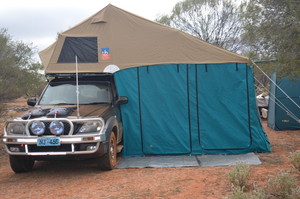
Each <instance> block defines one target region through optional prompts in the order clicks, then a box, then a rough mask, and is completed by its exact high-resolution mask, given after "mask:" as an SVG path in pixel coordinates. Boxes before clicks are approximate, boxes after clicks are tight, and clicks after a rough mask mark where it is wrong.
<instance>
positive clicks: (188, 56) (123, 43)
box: [40, 4, 249, 74]
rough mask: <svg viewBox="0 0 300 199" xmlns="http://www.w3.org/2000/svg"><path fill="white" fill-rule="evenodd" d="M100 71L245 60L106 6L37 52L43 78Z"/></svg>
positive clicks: (246, 60) (183, 34)
mask: <svg viewBox="0 0 300 199" xmlns="http://www.w3.org/2000/svg"><path fill="white" fill-rule="evenodd" d="M75 56H77V57H78V62H79V64H78V67H79V72H93V73H94V72H102V71H103V70H104V68H105V67H106V66H108V65H116V66H118V67H119V68H120V69H125V68H130V67H138V66H145V65H155V64H170V63H172V64H181V63H187V64H208V63H224V62H225V63H236V62H238V63H247V62H248V61H249V60H248V59H247V58H245V57H242V56H240V55H237V54H235V53H232V52H229V51H226V50H224V49H222V48H218V47H216V46H214V45H211V44H209V43H207V42H204V41H202V40H200V39H198V38H196V37H193V36H191V35H189V34H186V33H183V32H181V31H179V30H176V29H172V28H169V27H167V26H164V25H161V24H158V23H156V22H153V21H149V20H147V19H144V18H142V17H139V16H136V15H134V14H131V13H129V12H127V11H124V10H122V9H119V8H117V7H115V6H113V5H110V4H109V5H108V6H106V7H105V8H103V9H102V10H101V11H99V12H98V13H96V14H94V15H93V16H91V17H90V18H88V19H86V20H85V21H83V22H82V23H80V24H78V25H77V26H75V27H73V28H71V29H69V30H67V31H65V32H63V33H61V34H59V36H58V39H57V41H56V42H55V43H54V44H52V45H51V46H50V47H48V48H47V49H45V50H43V51H41V52H40V57H41V60H42V63H43V65H44V67H45V73H46V74H48V73H70V72H75Z"/></svg>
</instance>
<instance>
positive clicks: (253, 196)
mask: <svg viewBox="0 0 300 199" xmlns="http://www.w3.org/2000/svg"><path fill="white" fill-rule="evenodd" d="M266 198H267V197H266V194H265V193H264V192H263V191H258V190H254V191H253V192H250V193H245V192H244V188H241V187H233V193H232V194H231V195H230V196H228V197H227V199H266Z"/></svg>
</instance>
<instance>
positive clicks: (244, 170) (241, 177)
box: [228, 163, 250, 189]
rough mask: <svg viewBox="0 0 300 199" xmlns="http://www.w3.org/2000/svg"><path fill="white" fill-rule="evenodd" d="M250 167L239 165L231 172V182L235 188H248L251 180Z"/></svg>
mask: <svg viewBox="0 0 300 199" xmlns="http://www.w3.org/2000/svg"><path fill="white" fill-rule="evenodd" d="M249 171H250V167H249V166H248V165H246V164H244V163H238V164H236V165H235V166H234V168H233V169H232V170H231V171H230V172H229V175H228V177H229V181H230V182H231V183H232V185H233V186H234V187H240V188H241V189H245V188H247V183H248V179H249Z"/></svg>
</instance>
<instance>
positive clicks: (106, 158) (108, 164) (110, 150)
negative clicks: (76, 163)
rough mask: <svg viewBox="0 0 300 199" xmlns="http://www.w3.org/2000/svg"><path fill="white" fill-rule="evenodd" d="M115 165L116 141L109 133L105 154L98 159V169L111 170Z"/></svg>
mask: <svg viewBox="0 0 300 199" xmlns="http://www.w3.org/2000/svg"><path fill="white" fill-rule="evenodd" d="M116 165H117V139H116V136H115V134H114V132H112V133H111V135H110V138H109V143H108V147H107V151H106V153H105V154H104V155H103V156H102V157H100V160H99V168H100V169H101V170H106V171H107V170H112V169H113V168H115V166H116Z"/></svg>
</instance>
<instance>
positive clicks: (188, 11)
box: [156, 0, 245, 52]
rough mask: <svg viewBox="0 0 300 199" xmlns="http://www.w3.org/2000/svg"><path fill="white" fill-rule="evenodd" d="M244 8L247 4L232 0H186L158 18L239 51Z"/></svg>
mask: <svg viewBox="0 0 300 199" xmlns="http://www.w3.org/2000/svg"><path fill="white" fill-rule="evenodd" d="M244 10H245V3H241V4H239V5H238V4H236V3H233V1H231V0H185V1H182V2H179V3H177V4H176V5H175V7H174V8H173V11H172V13H171V15H164V16H161V17H159V18H158V19H156V21H157V22H159V23H162V24H165V25H168V26H170V27H173V28H176V29H179V30H182V31H184V32H187V33H189V34H191V35H194V36H196V37H198V38H200V39H202V40H205V41H207V42H209V43H211V44H215V45H217V46H220V47H223V48H225V49H227V50H231V51H234V52H238V51H240V49H241V47H242V46H241V39H240V35H241V33H242V32H243V29H242V23H241V17H242V13H243V11H244Z"/></svg>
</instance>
